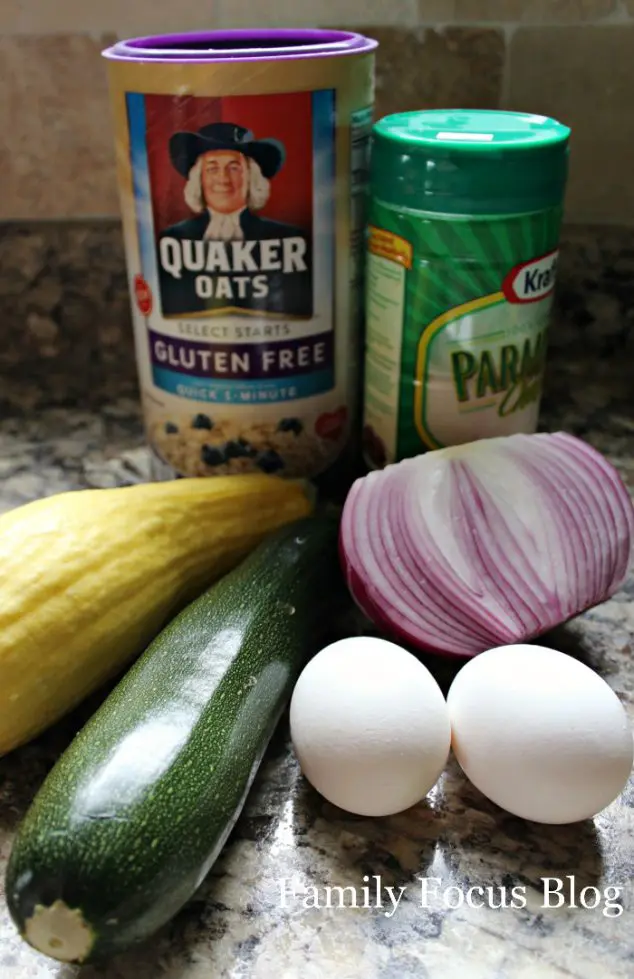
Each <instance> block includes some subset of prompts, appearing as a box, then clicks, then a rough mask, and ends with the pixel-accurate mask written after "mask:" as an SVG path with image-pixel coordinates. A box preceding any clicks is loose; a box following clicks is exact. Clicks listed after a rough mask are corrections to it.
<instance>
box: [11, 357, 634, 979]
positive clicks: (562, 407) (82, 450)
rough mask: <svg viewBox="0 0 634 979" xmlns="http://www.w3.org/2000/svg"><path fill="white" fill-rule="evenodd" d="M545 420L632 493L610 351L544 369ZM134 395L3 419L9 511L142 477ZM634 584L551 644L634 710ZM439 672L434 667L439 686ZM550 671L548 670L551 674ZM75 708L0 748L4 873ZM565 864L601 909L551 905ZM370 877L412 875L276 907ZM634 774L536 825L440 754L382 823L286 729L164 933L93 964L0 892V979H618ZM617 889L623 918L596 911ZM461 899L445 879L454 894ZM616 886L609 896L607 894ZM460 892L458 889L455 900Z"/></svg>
mask: <svg viewBox="0 0 634 979" xmlns="http://www.w3.org/2000/svg"><path fill="white" fill-rule="evenodd" d="M542 427H543V428H546V429H550V430H555V429H558V428H563V429H566V430H568V431H571V432H573V433H575V434H578V435H580V436H581V437H583V438H586V439H587V440H588V441H589V442H591V443H592V444H593V445H595V446H596V447H597V448H598V449H600V450H601V451H602V452H604V454H605V455H606V456H608V458H609V459H610V460H611V461H612V462H613V463H614V464H615V465H616V466H617V467H618V468H619V470H620V471H621V473H622V474H623V476H624V478H625V479H626V481H627V482H628V485H629V486H630V488H631V489H632V491H634V406H632V404H631V367H630V368H629V371H628V368H627V365H626V364H624V363H622V362H620V363H619V362H617V361H615V360H614V359H613V360H612V361H609V360H598V359H596V358H588V360H587V361H582V360H579V361H573V362H570V361H569V360H563V359H562V360H559V361H556V362H554V363H551V364H550V366H549V371H548V382H547V390H546V396H545V399H544V404H543V413H542ZM147 473H148V469H147V455H146V451H145V449H144V448H143V437H142V428H141V422H140V417H139V410H138V406H137V402H136V399H135V398H134V397H130V396H129V395H127V396H126V395H123V396H120V395H118V394H117V393H116V390H114V391H110V392H109V394H108V397H107V398H105V399H104V401H103V403H102V404H101V405H98V406H93V407H92V408H91V410H81V409H79V408H72V407H66V408H61V407H51V408H48V407H46V397H45V392H44V393H43V394H41V396H40V397H39V398H38V407H37V413H36V414H35V413H34V411H33V410H32V403H31V409H29V406H26V408H25V410H24V411H23V412H20V411H15V412H14V413H13V414H12V415H11V417H5V419H4V420H2V421H0V478H1V480H2V482H1V484H0V510H6V509H9V508H10V507H13V506H17V505H19V504H21V503H23V502H26V501H28V500H31V499H34V498H36V497H38V496H41V495H45V494H50V493H55V492H59V491H61V490H64V489H80V488H82V487H87V486H106V485H116V484H120V483H125V482H133V481H136V480H139V479H146V478H147ZM633 635H634V577H632V578H631V579H630V581H629V582H628V583H627V585H626V587H625V588H624V589H623V590H622V591H621V592H620V593H619V594H618V595H617V596H616V597H614V598H613V599H612V600H611V601H609V602H607V603H605V604H604V605H603V606H601V607H599V608H597V609H595V610H593V611H591V612H588V613H586V614H585V615H583V616H581V617H579V618H578V619H577V620H576V621H575V622H574V623H572V624H570V625H569V626H567V627H565V628H564V629H562V630H560V631H559V632H558V634H557V635H556V636H552V637H550V640H549V641H551V640H552V641H551V644H552V645H558V647H559V648H561V649H563V650H565V651H574V652H576V653H577V654H578V655H579V656H581V657H582V658H583V659H584V660H585V661H586V662H588V663H589V664H590V665H592V666H593V667H594V668H595V669H597V670H598V671H599V672H600V673H601V674H602V675H603V676H604V677H605V678H606V679H607V681H608V682H609V683H610V685H611V686H612V687H613V689H614V690H615V691H616V692H617V693H618V694H619V696H620V697H621V698H622V700H623V701H624V703H625V704H626V706H627V709H628V710H629V712H630V715H631V716H632V717H633V718H634V664H633V662H632V645H631V643H632V636H633ZM446 679H447V677H444V680H446ZM545 680H546V678H545ZM91 709H93V708H92V706H91V704H90V703H88V704H85V705H83V707H82V708H80V710H79V711H78V712H76V714H74V715H73V716H72V717H70V718H68V719H66V720H65V721H64V722H62V723H61V724H60V725H57V726H56V727H55V728H54V729H52V730H51V731H49V732H47V733H46V734H45V735H43V736H42V737H40V738H39V739H38V740H37V741H35V742H33V743H32V744H29V745H27V746H25V747H24V748H22V749H20V750H18V751H16V752H14V753H12V754H11V755H9V756H8V757H6V758H4V759H2V760H1V761H0V873H3V871H4V863H5V861H6V859H7V857H8V853H9V850H10V846H11V839H12V836H13V833H14V831H15V828H16V825H17V823H18V821H19V820H20V818H21V816H22V814H23V813H24V811H25V809H26V806H27V805H28V803H29V801H30V800H31V798H32V796H33V794H34V792H35V791H36V789H37V787H38V786H39V784H40V783H41V781H42V779H43V778H44V775H45V774H46V772H47V770H48V769H49V768H50V766H51V765H52V764H53V762H54V760H55V759H56V757H57V756H58V754H59V752H60V751H61V750H62V749H63V747H64V745H65V744H66V743H67V742H68V740H69V738H70V737H71V735H72V732H73V730H74V729H75V728H76V727H77V725H78V724H80V723H81V722H82V720H83V719H84V718H85V717H86V716H87V715H88V714H89V712H90V710H91ZM568 875H573V877H574V883H575V885H576V889H577V893H579V892H580V890H581V889H582V888H583V887H585V886H589V885H594V886H595V887H597V888H599V889H600V892H601V898H602V900H601V903H600V904H599V907H598V908H596V909H595V910H589V909H584V908H580V907H571V906H569V904H570V903H571V902H570V901H568V900H567V901H566V902H565V905H564V906H563V907H561V908H555V907H552V908H543V907H542V903H543V898H542V887H543V885H542V878H544V877H559V878H561V879H563V880H564V881H566V878H567V876H568ZM364 876H365V877H367V878H369V884H370V886H371V896H372V899H371V903H372V904H373V905H374V904H375V903H376V902H375V899H374V893H375V892H374V887H375V885H376V879H375V878H376V877H380V884H381V885H382V887H383V888H384V889H385V887H388V886H396V887H397V888H399V887H405V888H406V890H405V892H404V896H403V898H402V900H401V901H400V903H399V905H398V907H397V909H396V910H395V912H394V913H393V914H392V915H391V916H388V914H386V912H389V911H390V909H391V905H390V904H389V901H388V899H387V892H385V890H383V892H382V895H383V898H384V900H385V901H386V902H387V906H386V907H384V908H379V907H374V906H373V907H370V908H351V907H346V908H343V909H337V908H331V909H329V908H327V907H323V906H322V907H319V908H305V907H304V906H303V903H302V895H301V894H298V896H297V897H295V898H292V897H290V896H289V897H287V900H286V902H285V903H286V907H283V906H282V898H281V894H282V884H281V881H283V880H286V881H289V882H290V881H291V880H292V879H293V878H294V879H295V882H296V886H297V890H298V891H299V890H300V888H301V887H302V886H304V887H317V888H319V889H320V892H319V893H320V896H321V898H322V901H321V903H322V904H323V901H324V892H323V888H325V887H326V886H336V885H339V886H342V887H346V886H352V887H356V888H357V889H359V891H358V892H359V894H360V895H361V894H362V892H361V890H360V888H361V887H362V886H363V885H364V880H363V878H364ZM418 877H437V878H440V881H441V883H440V885H439V886H440V890H441V891H444V889H445V888H449V887H450V886H452V885H457V887H458V888H459V889H460V890H462V891H463V892H464V891H466V889H467V888H468V887H469V886H472V885H481V886H487V885H488V886H490V887H492V889H493V890H492V892H491V893H492V895H493V902H492V903H497V904H499V903H500V895H501V893H502V891H501V888H502V887H504V886H506V887H507V888H509V889H510V888H511V887H512V886H514V885H519V886H523V887H525V888H526V892H525V893H526V896H527V905H526V907H525V908H524V909H512V908H508V907H506V908H497V909H496V908H494V907H484V908H479V909H478V908H471V907H468V906H466V905H463V906H462V907H460V908H456V909H451V908H449V907H448V906H447V904H448V903H449V901H450V900H451V898H450V896H449V895H450V892H447V899H446V900H442V899H441V898H437V899H434V898H433V897H432V898H431V899H430V900H429V902H428V904H429V906H428V907H422V906H421V900H420V898H421V885H420V882H419V881H418V880H417V878H418ZM633 878H634V780H631V781H630V784H629V786H628V788H627V790H626V791H625V793H624V794H623V796H622V798H621V799H620V800H619V801H617V802H615V803H614V804H612V805H611V806H610V807H609V808H608V809H607V810H605V811H604V812H603V813H602V814H601V815H600V816H598V817H597V818H596V819H595V820H593V821H587V822H584V823H580V824H576V825H573V826H568V827H565V826H564V827H542V826H538V825H536V824H530V823H526V822H524V821H522V820H519V819H516V818H514V817H512V816H509V815H506V814H505V813H503V812H502V811H500V810H499V809H497V808H496V807H495V806H494V805H492V804H490V803H489V802H487V800H485V799H484V798H483V797H482V796H481V795H480V794H479V793H478V792H477V791H476V790H475V789H474V788H473V787H471V786H470V785H469V784H468V783H467V781H466V780H465V778H464V777H463V776H462V774H461V773H460V771H459V770H458V768H457V766H456V764H455V763H454V762H451V763H450V765H449V767H448V770H447V771H446V773H445V774H444V775H443V777H442V778H441V780H440V782H439V783H438V785H437V786H436V788H435V789H434V790H433V791H432V792H431V793H430V794H429V796H428V798H427V800H426V801H425V802H423V803H421V804H420V805H418V806H417V807H415V808H414V809H411V810H409V811H407V812H406V813H403V814H400V815H397V816H393V817H390V818H387V819H364V818H359V817H354V816H351V815H349V814H346V813H343V812H342V811H340V810H337V809H335V808H334V807H333V806H331V805H329V804H327V803H326V802H325V801H324V800H322V799H321V798H320V797H319V796H318V795H317V793H315V792H314V791H313V790H312V789H311V788H310V786H308V785H307V784H306V783H305V782H304V780H303V779H302V778H301V776H300V775H299V772H298V768H297V765H296V762H295V761H294V759H293V756H292V754H291V752H290V749H289V744H288V732H287V728H286V726H285V723H284V722H283V723H282V725H281V727H280V729H279V730H278V732H277V734H276V736H275V738H274V741H273V742H272V744H271V746H270V749H269V752H268V754H267V757H266V759H265V762H264V764H263V766H262V768H261V770H260V772H259V775H258V778H257V781H256V783H255V785H254V787H253V789H252V792H251V793H250V796H249V799H248V802H247V805H246V807H245V809H244V812H243V814H242V817H241V818H240V820H239V822H238V824H237V827H236V829H235V831H234V833H233V834H232V836H231V838H230V840H229V842H228V844H227V846H226V847H225V849H224V851H223V853H222V855H221V858H220V859H219V860H218V862H217V863H216V865H215V866H214V868H213V869H212V872H211V873H210V875H209V877H208V878H207V880H206V882H205V883H204V885H203V887H202V888H201V890H200V891H199V893H198V894H197V895H196V896H195V898H194V899H193V900H192V901H191V902H190V904H189V905H188V906H187V908H186V909H184V911H183V912H182V913H181V914H180V915H179V916H178V917H177V918H176V919H175V920H174V921H173V922H171V924H170V925H169V926H167V927H166V928H164V929H163V931H162V932H160V933H159V935H157V936H156V938H155V939H154V940H153V941H151V942H149V943H147V944H146V945H145V946H143V947H140V948H138V949H136V950H134V951H133V952H130V953H127V954H126V955H124V956H122V957H120V958H118V959H117V960H115V961H113V962H112V963H110V964H109V965H107V966H104V967H102V968H100V969H98V968H94V967H84V968H82V969H76V968H72V967H67V966H62V965H59V964H56V963H54V962H53V961H51V960H48V959H45V958H43V957H41V956H39V955H38V954H36V953H35V952H33V951H32V950H31V949H29V947H28V946H27V945H25V944H24V943H23V942H22V941H21V940H20V939H19V938H18V936H17V934H16V932H15V929H14V927H13V925H12V923H11V921H10V919H9V916H8V913H7V910H6V907H5V905H4V901H3V899H2V898H0V975H1V976H2V979H44V977H47V979H48V977H50V979H52V977H56V979H71V977H80V979H97V977H105V979H161V977H166V979H180V977H183V979H212V977H213V979H268V977H276V979H277V977H282V979H287V977H288V979H294V977H297V979H328V977H337V979H348V977H350V979H352V977H358V976H363V977H364V979H388V977H390V979H391V977H394V979H408V977H412V979H413V977H416V979H421V977H428V979H465V977H468V979H575V977H578V979H620V977H622V979H625V977H627V976H631V975H632V974H633V973H634V936H633V932H632V927H631V918H632V912H633V910H634V883H633ZM608 887H618V888H621V894H620V903H621V905H622V908H623V909H624V910H623V913H622V914H620V915H618V916H610V915H606V914H604V913H603V912H604V910H605V905H606V901H605V900H604V899H603V897H604V894H605V889H606V888H608ZM452 893H453V894H454V898H455V892H452ZM608 896H609V892H608ZM456 900H457V899H456Z"/></svg>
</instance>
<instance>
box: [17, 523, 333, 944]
mask: <svg viewBox="0 0 634 979" xmlns="http://www.w3.org/2000/svg"><path fill="white" fill-rule="evenodd" d="M337 532H338V523H337V520H336V519H335V518H333V517H331V516H329V515H324V516H314V517H308V518H306V519H304V520H301V521H298V522H296V523H295V524H291V525H290V526H288V527H285V528H283V529H282V530H281V531H279V532H278V533H276V534H275V535H273V536H272V537H270V538H268V539H267V540H266V541H265V542H264V543H263V544H262V545H260V547H259V548H258V549H257V550H256V551H254V552H253V553H252V554H251V556H250V557H248V558H247V559H246V561H245V562H244V563H243V564H242V565H240V567H238V568H237V569H236V570H234V571H232V572H231V573H229V574H228V575H227V576H226V577H225V578H223V579H222V580H221V581H220V582H218V583H217V584H216V585H214V586H213V587H212V588H211V589H209V590H208V591H207V592H206V593H205V594H204V595H202V596H201V597H200V598H198V599H197V600H196V601H194V602H193V603H192V604H191V605H189V606H188V607H187V608H186V609H185V610H184V611H183V612H182V613H181V614H180V615H179V616H178V617H177V618H175V619H174V620H173V621H172V622H171V623H170V624H169V625H168V626H167V628H165V629H164V630H163V631H162V632H161V633H160V634H159V635H158V637H157V638H156V639H155V640H154V641H153V642H152V643H151V645H150V646H149V647H148V648H147V649H146V651H145V652H144V653H143V655H142V656H141V657H140V659H139V660H137V662H136V663H135V664H134V666H133V667H132V668H131V669H130V670H129V672H128V673H127V674H126V675H125V677H124V678H123V679H122V680H121V682H120V683H119V684H118V686H117V687H116V688H115V689H114V691H113V692H112V693H111V694H110V696H109V697H108V698H107V699H106V700H105V701H104V703H103V704H102V706H101V707H100V708H99V709H98V710H97V712H96V713H95V714H94V715H93V717H92V718H91V720H90V721H89V722H88V724H87V725H86V726H85V727H84V728H83V729H82V730H81V731H80V732H79V734H78V735H77V736H76V738H75V739H74V741H73V742H72V743H71V744H70V746H69V747H68V749H67V750H66V751H65V752H64V754H63V755H62V756H61V758H60V759H59V761H58V762H57V764H56V765H55V767H54V768H53V769H52V771H51V773H50V774H49V776H48V777H47V779H46V781H45V782H44V784H43V786H42V787H41V789H40V791H39V792H38V794H37V795H36V797H35V799H34V801H33V803H32V805H31V807H30V809H29V810H28V812H27V814H26V816H25V818H24V821H23V823H22V825H21V827H20V829H19V831H18V834H17V836H16V839H15V842H14V846H13V849H12V852H11V856H10V860H9V865H8V869H7V878H6V897H7V903H8V906H9V910H10V913H11V916H12V918H13V920H14V922H15V923H16V925H17V927H18V929H19V931H20V933H21V935H22V936H23V937H24V938H25V940H26V941H27V942H29V944H31V945H32V946H33V947H35V948H36V949H37V950H38V951H40V952H42V953H44V954H46V955H49V956H50V957H52V958H56V959H59V960H60V961H64V962H78V963H79V962H88V961H93V960H99V959H103V958H107V957H109V956H110V955H113V954H115V953H118V952H120V951H122V950H124V949H126V948H128V947H129V946H131V945H132V944H134V943H136V942H139V941H143V940H144V939H145V938H147V937H148V936H149V935H151V934H152V933H153V932H155V931H156V930H157V929H158V928H159V927H160V926H161V925H163V924H164V923H165V922H167V921H168V920H169V919H170V918H171V917H173V916H174V915H175V914H176V913H177V912H178V911H179V909H180V908H181V907H182V906H183V905H184V904H185V903H186V902H187V900H188V899H189V898H190V897H191V896H192V894H193V893H194V892H195V890H196V889H197V888H198V886H199V885H200V884H201V882H202V881H203V879H204V877H205V876H206V874H207V872H208V871H209V869H210V867H211V866H212V864H213V862H214V861H215V859H216V858H217V856H218V854H219V852H220V850H221V849H222V847H223V845H224V843H225V842H226V840H227V837H228V835H229V833H230V832H231V830H232V828H233V826H234V824H235V822H236V820H237V818H238V815H239V814H240V811H241V809H242V807H243V805H244V803H245V800H246V796H247V793H248V791H249V789H250V787H251V784H252V781H253V779H254V777H255V774H256V772H257V769H258V766H259V765H260V763H261V761H262V757H263V755H264V752H265V750H266V747H267V745H268V743H269V741H270V738H271V736H272V734H273V732H274V729H275V727H276V725H277V723H278V721H279V719H280V717H281V716H282V714H283V711H284V709H285V707H286V706H287V703H288V700H289V698H290V695H291V693H292V689H293V686H294V684H295V681H296V680H297V677H298V676H299V673H300V672H301V670H302V668H303V666H304V665H305V663H306V662H307V660H308V658H309V657H310V655H311V654H313V653H315V652H316V651H317V650H318V648H319V646H320V643H322V642H323V641H324V640H325V639H327V638H328V630H329V628H330V627H332V623H333V617H334V616H335V615H336V614H337V612H338V610H342V609H343V608H344V607H345V605H344V603H345V601H346V596H347V592H346V588H345V585H344V583H343V579H342V576H341V572H340V569H339V561H338V555H337Z"/></svg>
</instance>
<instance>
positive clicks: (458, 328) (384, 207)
mask: <svg viewBox="0 0 634 979" xmlns="http://www.w3.org/2000/svg"><path fill="white" fill-rule="evenodd" d="M569 135H570V130H569V129H568V128H567V127H566V126H564V125H562V124H561V123H559V122H557V121H555V120H554V119H549V118H546V117H544V116H541V115H532V114H529V113H519V112H502V111H483V110H474V111H458V110H446V111H441V110H438V111H436V110H433V111H426V112H405V113H397V114H395V115H391V116H386V117H385V118H383V119H381V120H380V121H379V122H377V123H376V125H375V126H374V130H373V146H372V161H371V201H370V210H369V216H368V221H369V227H368V234H367V265H366V355H365V380H364V427H363V444H364V456H365V461H366V464H367V465H368V466H370V467H371V468H379V467H381V466H383V465H385V464H386V463H390V462H394V461H397V460H399V459H402V458H405V457H408V456H414V455H418V454H419V453H421V452H424V451H426V450H428V449H436V448H442V447H444V446H450V445H456V444H459V443H463V442H471V441H474V440H476V439H480V438H490V437H495V436H498V435H511V434H513V433H516V432H527V433H531V432H534V431H535V430H536V427H537V423H538V414H539V404H540V398H541V390H542V376H543V368H544V359H545V353H546V336H547V327H548V320H549V314H550V309H551V304H552V299H553V289H554V286H555V278H556V270H557V257H558V250H557V249H558V240H559V228H560V223H561V218H562V208H563V199H564V191H565V185H566V179H567V167H568V142H569Z"/></svg>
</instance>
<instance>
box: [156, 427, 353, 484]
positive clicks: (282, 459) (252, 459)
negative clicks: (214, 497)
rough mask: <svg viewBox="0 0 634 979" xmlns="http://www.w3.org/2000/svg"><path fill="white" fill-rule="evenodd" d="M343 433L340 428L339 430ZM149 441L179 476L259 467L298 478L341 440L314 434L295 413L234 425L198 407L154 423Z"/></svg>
mask: <svg viewBox="0 0 634 979" xmlns="http://www.w3.org/2000/svg"><path fill="white" fill-rule="evenodd" d="M342 434H343V433H342ZM150 435H151V441H152V444H153V446H154V449H155V451H156V452H157V453H158V454H159V456H160V457H161V458H162V459H163V461H164V462H166V463H167V464H168V465H169V466H171V467H172V468H173V469H174V470H175V471H176V472H177V473H179V474H181V475H183V476H224V475H235V474H238V473H249V472H263V473H271V474H276V475H279V476H287V477H291V478H298V477H304V476H311V475H316V474H317V473H319V472H320V471H321V470H322V469H324V468H325V467H326V466H327V465H328V464H329V463H330V461H331V460H332V458H333V456H335V455H336V454H337V451H338V449H339V448H340V440H339V438H336V439H334V440H333V438H332V437H330V438H323V437H320V436H319V435H317V434H316V432H315V430H314V424H312V423H311V424H309V423H308V422H307V421H306V420H304V419H300V418H297V417H287V418H281V419H279V420H275V421H270V422H268V421H267V422H263V421H254V420H252V419H251V420H249V421H248V422H247V423H246V424H245V425H242V426H241V425H239V424H238V422H237V420H236V419H235V417H233V418H231V419H223V418H218V419H215V418H214V417H213V416H212V415H211V414H207V413H204V412H198V413H196V414H193V415H191V416H185V417H182V416H181V417H179V418H166V419H162V420H161V421H158V422H156V423H155V424H154V427H153V429H152V431H151V433H150Z"/></svg>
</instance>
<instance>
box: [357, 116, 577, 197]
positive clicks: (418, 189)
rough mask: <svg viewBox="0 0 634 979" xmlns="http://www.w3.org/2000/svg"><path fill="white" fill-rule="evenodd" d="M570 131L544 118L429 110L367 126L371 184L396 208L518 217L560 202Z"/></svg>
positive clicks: (377, 193)
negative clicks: (369, 131)
mask: <svg viewBox="0 0 634 979" xmlns="http://www.w3.org/2000/svg"><path fill="white" fill-rule="evenodd" d="M569 137H570V129H569V128H568V127H567V126H565V125H563V124H562V123H560V122H557V120H555V119H551V118H549V117H548V116H542V115H535V114H533V113H528V112H506V111H502V110H479V109H469V110H462V109H438V110H436V109H433V110H429V111H422V112H399V113H395V114H393V115H388V116H384V117H383V118H382V119H380V120H379V121H378V122H377V123H375V125H374V127H373V140H372V162H371V187H372V194H373V196H375V197H376V198H378V199H380V200H383V201H385V203H387V204H392V205H395V206H397V207H408V208H414V209H416V210H419V211H431V212H435V213H445V214H472V215H475V214H491V215H494V214H512V213H515V214H520V213H528V212H530V211H539V210H542V209H543V208H548V207H552V206H554V205H556V204H559V203H561V202H562V200H563V197H564V191H565V186H566V178H567V173H568V154H569Z"/></svg>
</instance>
